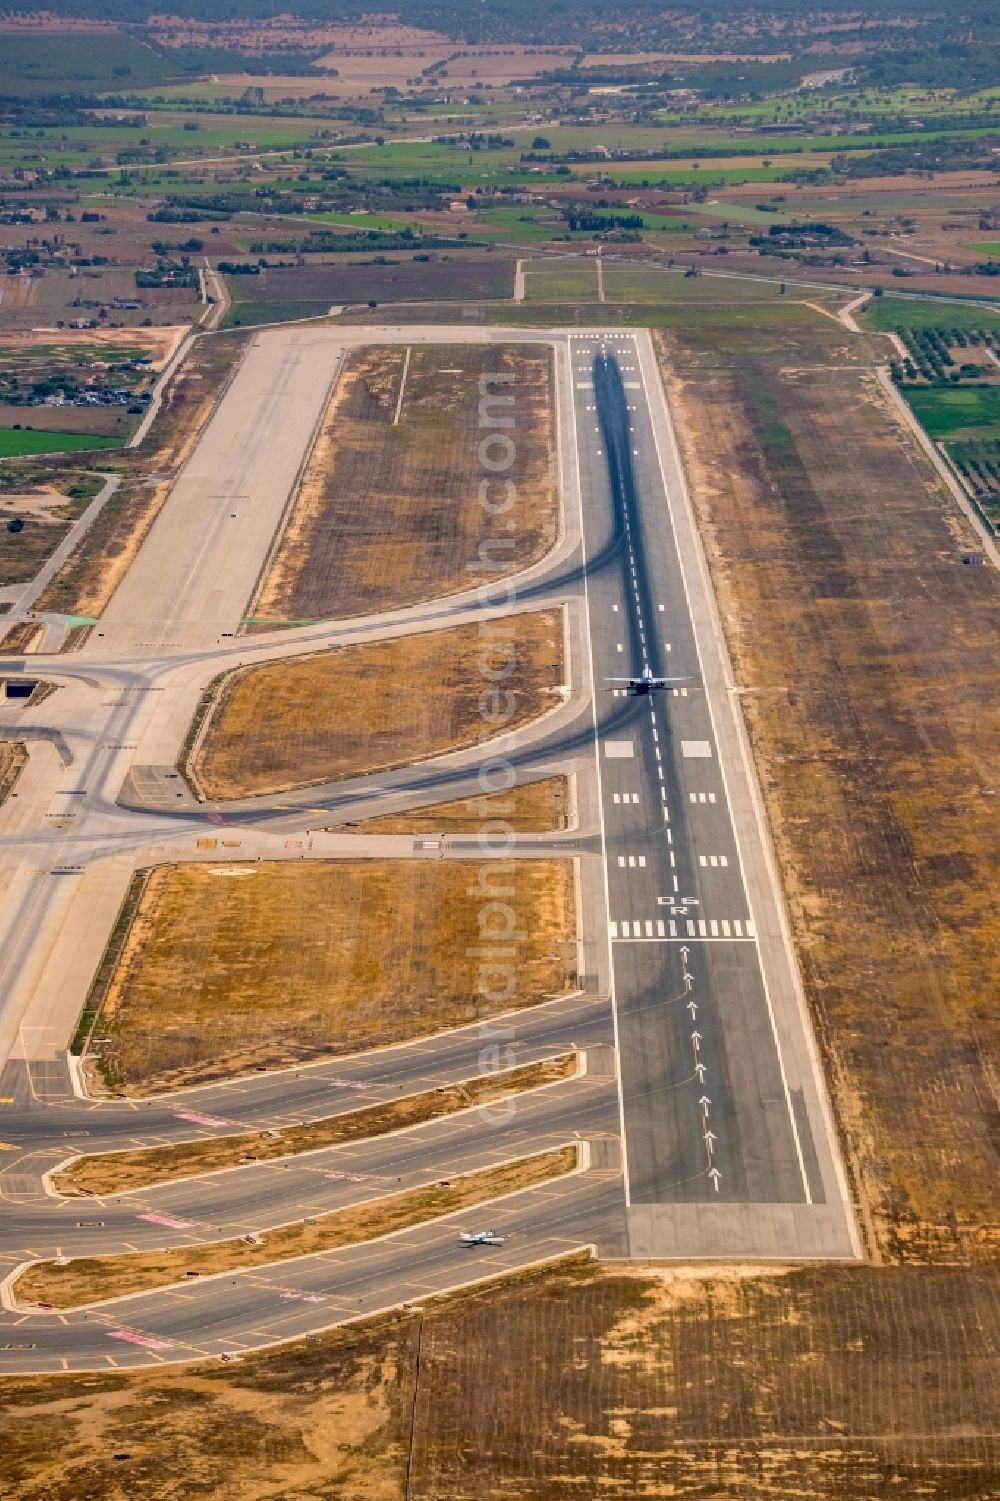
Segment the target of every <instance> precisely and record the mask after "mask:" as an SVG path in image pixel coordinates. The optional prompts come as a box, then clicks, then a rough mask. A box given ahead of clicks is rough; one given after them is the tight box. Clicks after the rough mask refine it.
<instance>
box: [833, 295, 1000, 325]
mask: <svg viewBox="0 0 1000 1501" xmlns="http://www.w3.org/2000/svg"><path fill="white" fill-rule="evenodd" d="M858 321H859V322H860V323H861V325H862V326H863V327H864V328H867V329H869V330H870V331H871V332H872V333H896V334H905V333H909V332H911V331H914V332H916V331H921V330H924V329H928V328H961V329H972V328H992V329H995V330H996V331H997V333H998V334H1000V308H990V307H983V306H981V305H980V304H978V303H975V304H971V303H970V304H969V305H968V306H964V305H963V304H962V303H960V302H953V301H949V302H944V301H941V300H939V299H938V298H934V297H906V298H903V297H892V296H890V295H889V293H886V294H885V296H884V297H874V298H872V300H871V302H869V303H868V304H867V305H866V306H865V308H864V309H863V310H862V311H861V313H860V314H859V315H858Z"/></svg>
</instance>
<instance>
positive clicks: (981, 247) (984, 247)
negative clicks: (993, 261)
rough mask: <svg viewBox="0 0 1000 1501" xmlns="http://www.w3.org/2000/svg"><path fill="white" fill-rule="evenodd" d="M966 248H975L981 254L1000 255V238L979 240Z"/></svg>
mask: <svg viewBox="0 0 1000 1501" xmlns="http://www.w3.org/2000/svg"><path fill="white" fill-rule="evenodd" d="M966 249H968V250H975V251H977V252H978V254H980V255H990V256H993V255H995V256H1000V240H977V241H976V242H975V243H974V244H972V245H968V246H967V247H966Z"/></svg>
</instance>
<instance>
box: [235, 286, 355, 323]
mask: <svg viewBox="0 0 1000 1501" xmlns="http://www.w3.org/2000/svg"><path fill="white" fill-rule="evenodd" d="M232 284H233V283H232V280H230V283H229V285H230V286H232ZM329 311H330V303H329V301H323V302H317V301H315V300H308V299H306V298H303V299H301V300H300V301H294V302H291V301H290V302H254V301H251V300H249V299H248V300H247V301H245V302H234V303H233V305H232V307H231V308H230V309H229V311H228V313H227V314H226V316H225V319H224V320H223V327H225V328H239V326H240V325H241V324H246V325H247V326H252V325H255V324H257V323H294V322H295V321H296V319H298V318H322V317H323V315H324V313H328V312H329Z"/></svg>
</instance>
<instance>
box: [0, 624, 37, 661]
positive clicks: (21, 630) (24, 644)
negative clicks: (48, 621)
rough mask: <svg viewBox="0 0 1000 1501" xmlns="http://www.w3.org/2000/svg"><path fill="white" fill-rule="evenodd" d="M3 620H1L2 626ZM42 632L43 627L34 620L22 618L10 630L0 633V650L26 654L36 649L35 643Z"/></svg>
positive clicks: (19, 654)
mask: <svg viewBox="0 0 1000 1501" xmlns="http://www.w3.org/2000/svg"><path fill="white" fill-rule="evenodd" d="M2 624H3V622H2V621H0V626H2ZM41 634H42V627H41V626H40V625H36V624H35V622H34V621H33V620H22V621H20V622H19V623H18V624H17V625H12V626H11V627H10V630H8V631H3V632H2V634H0V651H6V652H11V653H12V654H16V655H18V656H21V655H26V654H27V653H29V652H32V651H34V649H35V643H36V641H37V640H38V638H39V636H40V635H41Z"/></svg>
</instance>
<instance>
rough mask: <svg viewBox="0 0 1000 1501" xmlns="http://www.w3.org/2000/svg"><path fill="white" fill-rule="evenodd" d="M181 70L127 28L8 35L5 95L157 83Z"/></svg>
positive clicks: (2, 64) (0, 78) (0, 59)
mask: <svg viewBox="0 0 1000 1501" xmlns="http://www.w3.org/2000/svg"><path fill="white" fill-rule="evenodd" d="M180 71H181V70H180V69H179V68H171V67H169V66H168V64H167V63H166V62H165V60H164V59H163V58H162V57H161V56H160V55H159V53H158V52H155V51H154V50H153V48H152V47H148V46H146V45H145V44H144V43H143V42H140V41H138V40H137V39H136V38H135V37H131V36H127V35H125V33H124V32H117V31H114V32H107V31H102V32H94V31H74V32H66V31H46V32H42V33H40V34H38V35H36V36H12V35H10V34H9V33H8V34H7V35H5V36H4V38H3V44H2V45H0V94H22V95H23V94H28V95H31V94H48V93H55V92H56V91H58V90H62V91H65V92H67V93H73V92H76V93H96V92H98V91H99V90H101V89H104V90H109V89H128V88H133V87H138V86H141V85H143V84H147V85H149V84H154V83H158V82H159V81H160V80H162V79H165V78H169V77H170V76H171V74H175V75H176V74H177V73H179V72H180Z"/></svg>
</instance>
